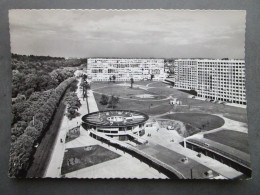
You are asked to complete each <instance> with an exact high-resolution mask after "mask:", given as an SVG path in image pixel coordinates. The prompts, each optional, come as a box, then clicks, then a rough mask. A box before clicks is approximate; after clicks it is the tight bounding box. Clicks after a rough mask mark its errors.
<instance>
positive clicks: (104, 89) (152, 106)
mask: <svg viewBox="0 0 260 195" xmlns="http://www.w3.org/2000/svg"><path fill="white" fill-rule="evenodd" d="M120 83H124V82H116V83H109V82H93V83H92V84H91V89H92V90H93V91H94V95H95V98H96V101H97V104H98V107H99V109H100V110H104V109H107V108H106V106H103V105H100V104H99V100H100V94H97V93H95V92H98V93H104V94H107V95H111V94H113V95H116V96H119V97H131V94H133V95H138V94H140V95H141V94H152V95H158V96H159V97H169V96H172V97H174V98H177V99H178V100H180V101H182V104H183V105H184V106H178V107H177V108H175V109H173V107H172V106H170V105H169V100H164V101H163V100H162V101H152V100H154V99H149V98H147V99H142V98H139V99H138V98H137V97H135V100H132V98H130V99H122V98H120V100H119V103H118V105H117V108H118V109H132V110H137V111H141V112H144V113H146V114H150V115H158V114H163V113H166V112H169V111H174V112H189V113H208V114H223V115H224V116H225V117H227V118H230V119H232V120H236V121H240V122H244V123H245V122H247V112H246V109H244V108H239V107H233V106H227V105H222V104H217V103H212V102H207V101H202V100H197V99H191V98H189V96H190V94H188V93H185V92H183V91H180V90H178V89H175V88H169V87H168V85H166V84H164V83H163V82H156V81H137V82H135V83H134V87H136V86H135V85H144V86H146V87H147V86H148V87H150V88H148V89H147V90H144V89H140V88H135V89H130V88H128V86H120V85H117V84H120ZM127 84H129V86H130V82H127ZM138 100H140V101H138ZM141 100H146V101H141Z"/></svg>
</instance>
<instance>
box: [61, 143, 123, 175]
mask: <svg viewBox="0 0 260 195" xmlns="http://www.w3.org/2000/svg"><path fill="white" fill-rule="evenodd" d="M118 157H120V155H119V154H116V153H114V152H112V151H110V150H108V149H106V148H104V147H102V146H99V145H93V146H86V147H79V148H70V149H67V151H65V155H64V158H63V162H62V167H61V174H62V175H63V174H66V173H70V172H72V171H76V170H79V169H82V168H85V167H90V166H93V165H96V164H99V163H102V162H105V161H109V160H112V159H115V158H118Z"/></svg>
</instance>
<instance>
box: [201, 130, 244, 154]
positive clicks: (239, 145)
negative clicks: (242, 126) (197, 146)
mask: <svg viewBox="0 0 260 195" xmlns="http://www.w3.org/2000/svg"><path fill="white" fill-rule="evenodd" d="M204 137H205V138H207V139H210V140H212V141H215V142H218V143H221V144H224V145H227V146H230V147H232V148H235V149H237V150H240V151H242V152H245V153H248V154H249V143H248V134H246V133H241V132H238V131H232V130H227V129H226V130H221V131H218V132H216V133H209V134H204Z"/></svg>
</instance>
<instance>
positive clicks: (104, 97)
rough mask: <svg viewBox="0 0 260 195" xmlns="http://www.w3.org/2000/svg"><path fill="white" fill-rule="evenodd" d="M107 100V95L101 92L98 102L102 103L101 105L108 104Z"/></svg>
mask: <svg viewBox="0 0 260 195" xmlns="http://www.w3.org/2000/svg"><path fill="white" fill-rule="evenodd" d="M108 100H109V97H108V96H106V95H104V94H103V95H102V96H101V98H100V101H99V103H100V104H102V105H107V104H108Z"/></svg>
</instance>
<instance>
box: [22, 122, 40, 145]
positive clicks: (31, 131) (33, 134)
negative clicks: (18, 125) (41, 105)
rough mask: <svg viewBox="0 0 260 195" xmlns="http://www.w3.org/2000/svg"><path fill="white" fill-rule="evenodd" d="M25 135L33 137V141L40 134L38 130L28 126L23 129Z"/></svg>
mask: <svg viewBox="0 0 260 195" xmlns="http://www.w3.org/2000/svg"><path fill="white" fill-rule="evenodd" d="M24 133H25V135H28V136H30V137H31V138H33V141H34V142H35V141H36V140H37V139H38V138H39V136H40V132H39V131H38V130H37V129H36V128H35V127H32V126H28V127H27V128H26V129H25V131H24Z"/></svg>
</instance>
